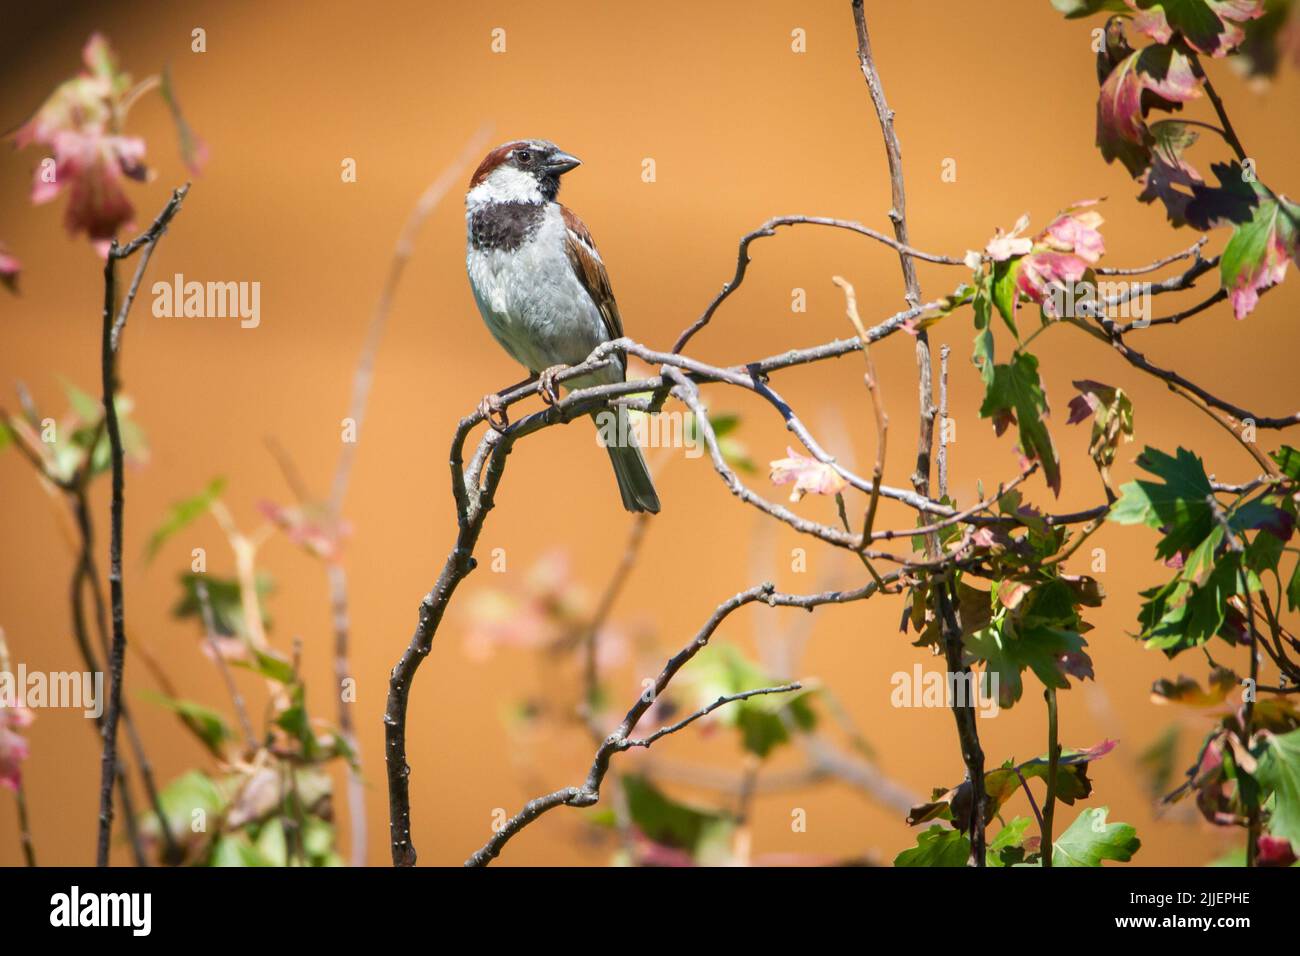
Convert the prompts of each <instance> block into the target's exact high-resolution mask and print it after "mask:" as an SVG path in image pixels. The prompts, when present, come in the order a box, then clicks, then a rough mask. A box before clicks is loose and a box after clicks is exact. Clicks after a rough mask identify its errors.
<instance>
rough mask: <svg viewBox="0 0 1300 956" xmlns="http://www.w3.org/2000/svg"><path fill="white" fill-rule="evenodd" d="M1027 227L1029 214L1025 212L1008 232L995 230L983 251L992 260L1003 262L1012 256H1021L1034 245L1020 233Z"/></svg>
mask: <svg viewBox="0 0 1300 956" xmlns="http://www.w3.org/2000/svg"><path fill="white" fill-rule="evenodd" d="M1028 228H1029V214H1028V213H1026V214H1025V215H1023V216H1021V217H1020V218H1019V219H1017V220H1016V224H1015V225H1014V226H1013V227H1012V228H1011V231H1010V232H1007V233H1004V232H1003V231H1002V230H1001V229H999V230H998V231H997V232H995V233H994V234H993V238H992V239H990V240H989V243H988V245H987V246H985V247H984V252H985V253H986V254H987V255H988V257H989V258H990V259H992V260H993V261H994V262H1005V261H1006V260H1007V259H1010V258H1012V257H1013V256H1023V255H1024V254H1025V253H1027V252H1028V251H1029V250H1030V249H1032V248H1033V247H1034V244H1033V242H1032V241H1031V240H1029V239H1026V238H1023V237H1022V236H1021V235H1020V234H1021V233H1022V232H1024V231H1025V230H1026V229H1028Z"/></svg>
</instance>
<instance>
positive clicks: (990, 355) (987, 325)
mask: <svg viewBox="0 0 1300 956" xmlns="http://www.w3.org/2000/svg"><path fill="white" fill-rule="evenodd" d="M971 308H972V310H973V311H974V314H975V350H974V351H973V352H972V353H971V362H972V363H973V364H974V365H975V367H976V368H977V369H979V372H980V378H981V379H982V380H983V382H984V387H985V388H988V386H990V385H991V384H992V383H993V366H994V354H995V349H994V342H993V325H992V323H991V321H990V320H991V319H992V318H993V277H992V276H991V275H990V276H985V277H984V278H983V279H982V280H981V281H980V284H979V286H978V287H977V288H976V290H975V294H974V297H973V298H972V299H971Z"/></svg>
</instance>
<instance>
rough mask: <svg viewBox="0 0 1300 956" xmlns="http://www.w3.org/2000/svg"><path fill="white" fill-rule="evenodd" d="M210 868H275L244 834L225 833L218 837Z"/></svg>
mask: <svg viewBox="0 0 1300 956" xmlns="http://www.w3.org/2000/svg"><path fill="white" fill-rule="evenodd" d="M208 865H209V866H273V865H274V864H272V863H271V862H270V861H269V860H268V859H267V858H266V857H264V856H263V855H262V854H261V852H259V851H258V849H257V848H256V847H254V846H253V845H252V844H251V843H249V842H248V838H247V837H246V836H244V835H243V834H242V833H225V834H222V835H221V836H219V837H217V842H216V845H215V846H213V848H212V858H211V859H210V860H209V861H208Z"/></svg>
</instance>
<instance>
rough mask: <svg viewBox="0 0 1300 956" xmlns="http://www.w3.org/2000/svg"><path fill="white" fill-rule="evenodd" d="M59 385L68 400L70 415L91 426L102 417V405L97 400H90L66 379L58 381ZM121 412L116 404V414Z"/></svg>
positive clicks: (119, 404)
mask: <svg viewBox="0 0 1300 956" xmlns="http://www.w3.org/2000/svg"><path fill="white" fill-rule="evenodd" d="M59 384H61V385H62V386H63V393H64V394H65V395H66V396H67V398H68V405H69V407H71V409H72V413H73V414H74V415H76V416H77V418H78V419H80V420H81V421H82V422H83V423H85V424H93V423H95V422H97V421H99V420H100V419H101V418H102V417H103V416H104V403H103V402H102V401H100V400H99V399H98V398H91V397H90V395H88V394H86V393H85V392H83V391H82V390H81V389H79V388H77V386H76V385H74V384H72V382H70V381H68V380H67V379H60V380H59ZM121 411H122V408H121V403H120V402H119V403H118V413H119V414H120V413H121Z"/></svg>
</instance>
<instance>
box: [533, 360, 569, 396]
mask: <svg viewBox="0 0 1300 956" xmlns="http://www.w3.org/2000/svg"><path fill="white" fill-rule="evenodd" d="M568 369H569V366H567V365H552V366H551V367H550V368H548V369H543V370H542V371H541V372H539V373H538V375H537V394H538V395H540V396H542V401H543V402H545V403H546V404H547V405H558V404H559V401H560V392H559V386H557V385H556V384H555V376H557V375H559V374H560V373H561V372H566V371H568Z"/></svg>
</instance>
